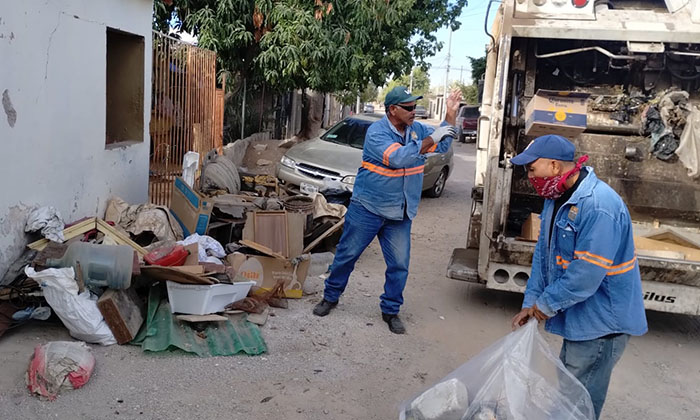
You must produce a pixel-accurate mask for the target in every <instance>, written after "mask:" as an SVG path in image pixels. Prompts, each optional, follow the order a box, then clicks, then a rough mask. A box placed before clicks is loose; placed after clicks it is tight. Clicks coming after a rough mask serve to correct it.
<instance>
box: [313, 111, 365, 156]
mask: <svg viewBox="0 0 700 420" xmlns="http://www.w3.org/2000/svg"><path fill="white" fill-rule="evenodd" d="M373 122H374V121H370V120H361V119H355V118H348V119H345V120H343V121H341V122H339V123H338V124H336V125H334V126H333V127H331V129H330V130H328V131H326V133H325V134H324V135H322V136H321V140H325V141H329V142H331V143H337V144H346V145H349V146H351V147H354V148H356V149H362V146H364V144H365V134H367V129H368V128H369V126H370V125H371V124H372V123H373Z"/></svg>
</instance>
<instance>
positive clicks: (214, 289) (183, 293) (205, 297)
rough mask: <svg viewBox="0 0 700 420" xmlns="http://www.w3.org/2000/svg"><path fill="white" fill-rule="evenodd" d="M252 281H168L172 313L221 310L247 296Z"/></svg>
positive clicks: (206, 312)
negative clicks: (218, 282) (210, 282)
mask: <svg viewBox="0 0 700 420" xmlns="http://www.w3.org/2000/svg"><path fill="white" fill-rule="evenodd" d="M254 284H255V282H254V281H244V282H238V283H234V284H211V285H200V284H181V283H175V282H173V281H168V282H167V285H168V300H170V311H171V312H172V313H175V312H177V313H181V314H190V315H206V314H213V313H216V312H222V311H223V310H224V308H225V307H226V306H227V305H229V304H230V303H233V302H237V301H239V300H242V299H244V298H245V297H246V296H248V292H249V291H250V288H251V286H253V285H254Z"/></svg>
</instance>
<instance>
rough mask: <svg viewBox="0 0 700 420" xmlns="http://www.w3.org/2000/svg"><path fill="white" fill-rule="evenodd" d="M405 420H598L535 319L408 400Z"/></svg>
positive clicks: (403, 409) (402, 409) (585, 394)
mask: <svg viewBox="0 0 700 420" xmlns="http://www.w3.org/2000/svg"><path fill="white" fill-rule="evenodd" d="M399 418H400V419H401V420H559V419H567V420H593V419H595V412H594V410H593V403H592V402H591V397H590V396H589V395H588V391H586V389H585V388H584V387H583V385H582V384H581V383H580V382H579V381H578V380H577V379H576V378H575V377H574V376H573V375H572V374H571V373H570V372H569V371H568V370H567V369H566V367H565V366H564V365H563V364H562V363H561V361H560V360H559V358H558V357H556V356H555V355H554V354H552V352H551V350H550V348H549V345H548V344H547V342H546V341H544V338H542V336H541V335H540V333H539V332H538V330H537V321H535V320H534V319H533V320H531V321H530V322H529V323H527V324H526V325H525V326H524V327H522V328H520V329H518V330H516V331H514V332H512V333H510V334H508V335H507V336H505V337H503V338H502V339H500V340H498V341H497V342H495V343H494V344H492V345H491V346H490V347H488V348H487V349H485V350H483V351H482V352H481V353H479V354H478V355H476V356H475V357H473V358H472V359H470V360H469V361H468V362H467V363H465V364H463V365H462V366H460V367H459V368H458V369H457V370H455V371H453V372H452V373H450V374H449V375H448V376H446V377H445V378H443V379H442V380H440V382H438V383H437V384H436V385H434V386H432V387H430V388H428V389H427V390H424V391H423V392H422V393H420V394H418V395H417V396H415V397H413V398H411V399H410V400H408V401H405V402H404V403H403V404H402V405H401V407H400V414H399Z"/></svg>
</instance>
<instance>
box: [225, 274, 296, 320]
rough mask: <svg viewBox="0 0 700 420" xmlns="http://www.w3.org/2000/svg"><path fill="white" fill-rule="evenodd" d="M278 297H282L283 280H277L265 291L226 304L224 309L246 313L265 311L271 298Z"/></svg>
mask: <svg viewBox="0 0 700 420" xmlns="http://www.w3.org/2000/svg"><path fill="white" fill-rule="evenodd" d="M279 298H284V280H278V281H277V284H276V285H275V287H273V288H272V289H271V290H269V291H267V292H265V293H261V294H257V295H252V296H248V297H246V298H245V299H243V300H239V301H238V302H233V303H231V304H230V305H228V306H226V309H227V310H231V309H233V310H236V309H238V310H241V311H245V312H248V313H254V314H261V313H263V312H265V309H267V308H269V306H270V301H271V300H273V299H279Z"/></svg>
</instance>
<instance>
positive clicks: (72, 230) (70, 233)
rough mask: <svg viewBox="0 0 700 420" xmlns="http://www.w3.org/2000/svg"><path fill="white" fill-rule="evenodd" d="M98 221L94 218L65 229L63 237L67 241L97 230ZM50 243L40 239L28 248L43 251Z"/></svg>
mask: <svg viewBox="0 0 700 420" xmlns="http://www.w3.org/2000/svg"><path fill="white" fill-rule="evenodd" d="M96 220H97V219H96V218H94V217H92V218H90V219H87V220H84V221H82V222H79V223H76V224H74V225H73V226H70V227H67V228H65V229H63V237H64V238H65V240H66V241H67V240H69V239H72V238H75V237H76V236H78V235H82V234H84V233H87V232H89V231H91V230H92V229H95V226H96ZM49 242H50V241H49V240H48V239H39V240H38V241H35V242H32V243H31V244H29V245H27V247H28V248H30V249H33V250H36V251H43V250H44V248H46V245H48V244H49Z"/></svg>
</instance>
